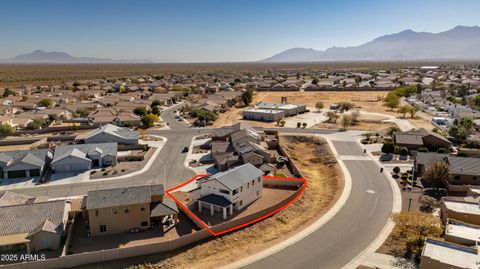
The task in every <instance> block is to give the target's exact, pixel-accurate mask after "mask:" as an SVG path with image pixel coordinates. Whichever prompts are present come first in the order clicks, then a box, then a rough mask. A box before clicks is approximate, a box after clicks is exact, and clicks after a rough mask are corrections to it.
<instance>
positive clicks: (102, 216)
mask: <svg viewBox="0 0 480 269" xmlns="http://www.w3.org/2000/svg"><path fill="white" fill-rule="evenodd" d="M142 206H143V207H144V208H145V210H144V211H142V210H141V207H142ZM127 207H128V209H129V212H128V213H125V208H127ZM113 208H116V209H117V214H113V211H112V210H113ZM95 211H96V210H95V209H94V210H88V220H89V226H90V234H91V235H92V236H96V235H105V234H114V233H124V232H128V231H130V229H132V228H140V229H146V228H148V227H149V226H150V204H136V205H129V206H118V207H109V208H101V209H98V216H96V214H95ZM142 222H148V225H147V226H141V223H142ZM100 225H106V226H107V231H106V232H100Z"/></svg>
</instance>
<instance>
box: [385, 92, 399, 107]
mask: <svg viewBox="0 0 480 269" xmlns="http://www.w3.org/2000/svg"><path fill="white" fill-rule="evenodd" d="M383 102H384V103H385V106H386V107H388V108H390V109H391V110H392V111H393V109H394V108H397V107H398V106H399V105H400V97H399V96H398V95H395V94H388V95H387V97H385V99H384V100H383Z"/></svg>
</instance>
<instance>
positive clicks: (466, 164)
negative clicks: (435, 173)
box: [448, 156, 480, 176]
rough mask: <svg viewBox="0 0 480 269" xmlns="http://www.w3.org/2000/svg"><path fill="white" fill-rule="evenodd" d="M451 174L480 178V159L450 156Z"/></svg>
mask: <svg viewBox="0 0 480 269" xmlns="http://www.w3.org/2000/svg"><path fill="white" fill-rule="evenodd" d="M448 163H449V164H450V173H452V174H460V175H474V176H480V159H478V158H468V157H457V156H448Z"/></svg>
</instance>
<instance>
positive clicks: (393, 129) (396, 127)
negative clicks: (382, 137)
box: [385, 126, 401, 136]
mask: <svg viewBox="0 0 480 269" xmlns="http://www.w3.org/2000/svg"><path fill="white" fill-rule="evenodd" d="M400 131H401V130H400V128H399V127H398V126H392V127H390V128H388V130H387V132H386V133H385V134H386V135H388V136H393V133H396V132H400Z"/></svg>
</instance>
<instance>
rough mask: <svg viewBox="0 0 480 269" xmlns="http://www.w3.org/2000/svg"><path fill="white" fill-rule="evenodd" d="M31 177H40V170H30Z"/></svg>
mask: <svg viewBox="0 0 480 269" xmlns="http://www.w3.org/2000/svg"><path fill="white" fill-rule="evenodd" d="M30 176H31V177H39V176H40V169H31V170H30Z"/></svg>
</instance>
